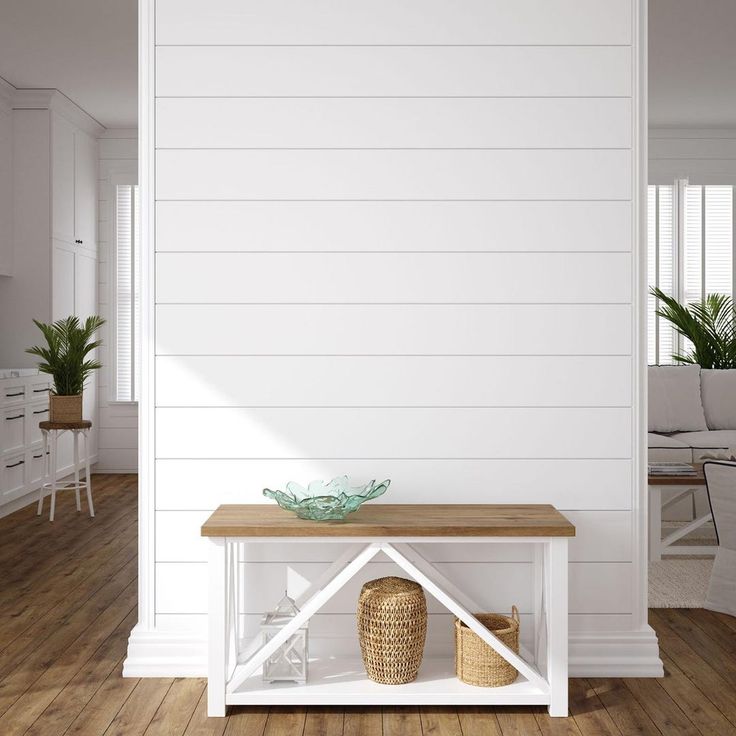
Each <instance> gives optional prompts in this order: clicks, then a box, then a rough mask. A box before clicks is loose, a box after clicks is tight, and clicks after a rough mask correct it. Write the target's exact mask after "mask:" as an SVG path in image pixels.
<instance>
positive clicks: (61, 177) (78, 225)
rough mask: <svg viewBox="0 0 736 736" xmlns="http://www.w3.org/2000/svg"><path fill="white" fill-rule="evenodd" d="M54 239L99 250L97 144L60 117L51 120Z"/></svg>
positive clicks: (54, 115)
mask: <svg viewBox="0 0 736 736" xmlns="http://www.w3.org/2000/svg"><path fill="white" fill-rule="evenodd" d="M51 182H52V187H51V197H52V225H53V236H54V239H56V240H60V241H62V242H65V243H70V244H74V245H79V246H82V247H84V248H86V249H88V250H95V249H96V248H97V141H96V140H95V139H94V138H92V136H90V135H88V134H87V133H85V132H84V131H83V130H79V129H78V128H76V127H75V126H74V125H72V124H71V123H70V122H69V121H68V120H66V119H65V118H63V117H61V116H60V115H57V114H52V119H51Z"/></svg>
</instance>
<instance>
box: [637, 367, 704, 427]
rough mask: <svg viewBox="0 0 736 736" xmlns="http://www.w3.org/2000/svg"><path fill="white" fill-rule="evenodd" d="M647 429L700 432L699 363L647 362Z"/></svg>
mask: <svg viewBox="0 0 736 736" xmlns="http://www.w3.org/2000/svg"><path fill="white" fill-rule="evenodd" d="M648 393H649V431H650V432H702V431H705V430H707V429H708V425H707V424H706V423H705V414H704V412H703V402H702V400H701V397H700V366H699V365H682V366H681V365H677V366H675V365H671V366H670V365H667V366H659V365H654V366H649V391H648Z"/></svg>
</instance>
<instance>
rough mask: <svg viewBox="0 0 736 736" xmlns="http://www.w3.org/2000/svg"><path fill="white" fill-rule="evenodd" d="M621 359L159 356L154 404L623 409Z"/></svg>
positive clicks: (627, 384)
mask: <svg viewBox="0 0 736 736" xmlns="http://www.w3.org/2000/svg"><path fill="white" fill-rule="evenodd" d="M630 363H631V359H630V358H628V357H622V356H615V357H611V356H606V357H570V356H529V357H527V358H524V360H519V359H518V358H517V357H512V356H495V357H484V356H475V357H472V356H462V357H461V356H440V357H428V356H363V357H349V356H340V357H323V356H299V357H292V356H238V357H236V356H230V357H217V356H192V355H190V356H159V358H158V359H157V361H156V400H157V403H158V405H159V406H180V405H181V397H182V396H186V397H187V403H188V405H189V406H192V407H194V406H202V407H208V406H210V407H216V406H220V407H228V406H264V407H268V406H272V407H276V406H446V407H462V406H466V407H472V406H529V407H533V406H539V407H542V406H569V407H574V406H629V405H630V403H631V379H630V375H629V372H628V371H627V369H628V368H629V367H630Z"/></svg>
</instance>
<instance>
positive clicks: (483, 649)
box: [455, 606, 519, 687]
mask: <svg viewBox="0 0 736 736" xmlns="http://www.w3.org/2000/svg"><path fill="white" fill-rule="evenodd" d="M475 617H476V618H477V619H478V621H480V622H481V623H482V624H483V626H485V627H486V628H487V629H488V630H489V631H492V632H493V633H494V634H495V635H496V637H498V638H499V639H500V640H501V641H502V642H503V643H504V644H505V645H506V646H507V647H509V649H512V650H513V651H514V652H516V653H517V654H518V653H519V611H518V610H517V608H516V606H512V608H511V616H503V615H501V614H500V613H476V614H475ZM455 673H456V674H457V676H458V678H459V679H460V680H462V681H463V682H466V683H467V684H468V685H478V686H480V687H500V686H501V685H510V684H511V683H512V682H513V681H514V680H515V679H516V676H517V675H518V672H517V670H516V668H515V667H514V666H513V665H511V664H509V663H508V662H507V661H506V660H505V659H504V658H503V657H502V656H501V655H500V654H498V652H496V650H495V649H492V648H491V647H489V646H488V644H486V643H485V642H484V641H483V640H482V639H481V638H480V637H479V636H478V635H477V634H476V633H475V632H474V631H471V629H469V628H468V627H467V626H466V625H465V624H464V623H463V622H462V621H460V620H459V619H455Z"/></svg>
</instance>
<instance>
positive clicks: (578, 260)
mask: <svg viewBox="0 0 736 736" xmlns="http://www.w3.org/2000/svg"><path fill="white" fill-rule="evenodd" d="M638 14H639V6H638V3H637V2H635V0H632V3H629V2H622V1H621V0H553V1H550V0H518V1H517V2H514V3H509V2H506V1H505V0H467V1H466V2H464V3H462V4H461V5H460V6H459V5H458V4H457V3H455V2H453V1H452V0H404V1H403V2H400V3H396V2H389V1H388V0H373V1H372V2H367V1H366V0H343V2H335V1H334V0H308V1H306V2H305V0H276V1H274V2H268V3H266V2H257V1H256V0H210V2H208V3H201V2H199V0H157V2H156V7H155V9H151V20H153V18H154V16H155V21H156V23H155V38H156V44H157V46H156V47H155V48H153V42H151V46H150V47H148V46H147V47H144V51H143V53H144V58H147V55H148V54H150V55H151V58H152V59H155V70H154V72H153V73H151V74H150V77H149V78H146V73H145V72H144V99H143V100H142V104H143V110H144V120H147V121H148V122H149V123H150V126H151V130H150V131H148V134H150V136H151V147H150V150H148V151H147V152H146V156H147V157H148V156H150V159H151V160H150V163H146V164H145V165H146V166H147V169H148V170H149V171H150V172H151V178H152V181H151V184H152V187H153V193H152V197H153V199H155V203H154V202H153V201H152V203H151V204H152V210H151V216H152V217H154V216H155V234H156V238H155V240H156V255H155V290H154V291H155V293H154V297H155V361H154V362H153V368H155V371H154V373H155V376H154V380H155V390H152V393H151V401H150V407H151V408H150V424H147V425H146V427H147V429H146V428H144V431H147V430H150V431H151V432H152V437H151V442H150V443H147V448H149V449H150V448H153V447H154V444H155V454H154V455H153V457H152V462H151V466H150V470H151V474H150V477H144V478H143V489H144V490H143V498H142V501H143V508H144V511H143V520H142V521H143V525H144V531H143V535H142V539H143V541H142V544H143V549H142V553H143V560H144V563H143V564H144V569H143V570H142V574H143V578H144V580H143V583H142V601H141V604H142V609H143V611H142V614H141V617H142V618H141V621H142V623H141V625H140V626H139V627H138V629H137V630H136V631H135V632H134V634H133V637H132V639H131V647H130V651H129V659H128V661H127V663H126V672H128V673H130V674H164V673H166V674H177V673H178V674H194V673H197V672H202V667H203V664H204V650H203V649H202V647H201V644H202V642H203V636H204V633H203V632H204V629H203V622H204V616H205V613H206V586H205V576H206V563H205V560H206V546H205V545H204V544H203V542H202V540H201V539H200V538H199V537H198V528H199V525H200V524H201V523H202V521H203V520H204V519H205V518H206V516H207V515H208V513H209V512H210V511H211V510H212V509H214V508H215V507H216V506H217V505H218V504H220V503H224V502H230V503H232V502H237V501H240V502H259V501H261V500H262V496H261V489H262V488H263V487H265V486H271V487H273V486H281V485H282V484H283V483H284V482H285V481H287V480H289V479H299V480H302V481H305V480H310V479H312V478H315V477H323V478H324V477H330V476H332V475H334V474H338V473H349V474H352V475H354V476H356V477H358V478H364V479H369V478H373V477H376V478H383V477H390V478H392V480H393V484H392V487H391V489H390V491H389V493H388V495H387V497H386V499H385V500H386V501H387V502H417V503H421V502H448V501H456V502H468V503H470V502H513V501H519V502H549V503H553V504H556V505H557V506H558V507H559V508H561V509H563V510H565V511H566V512H567V513H569V515H570V517H571V518H572V519H573V520H574V521H575V523H576V524H578V525H579V534H578V537H577V538H576V539H575V541H574V542H573V543H572V546H571V560H572V561H571V570H570V585H571V591H570V611H571V617H570V619H571V620H570V625H571V632H572V638H571V642H572V643H571V653H572V657H573V660H572V671H573V672H578V673H587V674H596V673H598V674H606V673H608V674H613V673H618V674H627V673H628V674H632V673H637V674H656V673H657V672H659V671H660V665H659V661H658V659H657V650H656V639H655V638H654V635H653V633H652V632H651V630H650V629H649V628H648V627H647V626H646V618H645V615H642V612H643V611H645V605H646V604H645V601H644V600H643V595H642V590H643V586H642V582H641V581H642V577H641V574H642V571H643V569H644V565H645V563H644V561H643V560H641V559H640V558H639V549H640V545H641V542H640V536H639V529H638V523H639V522H638V518H639V517H638V511H637V507H638V504H639V500H638V493H639V492H638V482H637V481H635V477H638V476H637V473H638V470H637V467H638V466H637V464H636V463H635V458H636V457H637V453H638V452H639V449H638V444H637V443H638V434H637V432H636V427H637V423H638V421H639V418H638V401H639V399H638V396H639V391H638V387H637V371H636V369H635V362H636V360H637V359H638V358H637V355H636V351H635V348H634V346H635V345H636V339H637V338H636V327H635V323H636V320H637V319H638V317H637V310H636V301H637V298H638V293H639V291H638V290H639V287H638V285H637V283H638V282H637V279H638V271H637V267H636V258H637V256H636V254H635V253H634V244H635V234H636V224H635V223H636V219H637V215H636V211H637V210H636V206H635V201H634V200H635V198H636V197H637V196H638V186H637V176H638V160H639V151H640V148H639V145H638V142H637V141H638V137H639V134H638V130H639V127H638V125H639V123H638V120H639V117H638V116H639V112H638V110H639V108H638V104H637V95H638V94H639V87H638V84H636V83H635V80H637V79H638V78H639V74H640V72H639V65H638V58H639V56H638V54H639V49H638V45H637V43H636V40H635V39H636V38H638V33H639V30H638V29H639V18H638ZM147 33H148V35H147ZM147 38H148V39H150V38H153V34H152V32H151V31H150V30H148V31H147V29H146V27H145V24H144V33H143V40H144V43H145V42H146V39H147ZM154 82H155V99H154V97H153V92H152V89H153V85H154ZM149 87H150V90H151V91H150V95H149V96H148V97H146V96H145V95H146V94H147V92H146V89H147V88H149ZM149 108H150V109H149ZM154 127H155V136H154V131H153V128H154ZM145 137H146V134H145V132H144V138H145ZM144 163H145V160H144ZM154 172H155V175H154ZM154 205H155V206H154ZM152 229H153V227H152ZM151 275H152V277H153V274H151ZM151 388H152V389H153V388H154V387H153V386H152V387H151ZM154 469H155V478H154V476H153V470H154ZM154 481H155V482H154ZM499 550H500V551H499ZM248 554H249V556H248V558H247V560H246V562H245V564H244V574H245V576H246V589H247V590H250V591H252V597H249V599H248V601H247V603H246V604H245V608H244V609H243V615H244V616H245V617H246V621H247V623H248V627H249V630H251V631H253V630H254V628H253V627H255V625H256V622H257V617H258V614H259V613H261V612H262V611H263V610H264V609H265V608H267V607H269V606H271V605H272V604H273V603H275V602H276V599H277V598H278V597H279V595H280V593H281V592H282V591H283V589H284V587H286V586H288V587H289V589H290V591H291V592H292V593H296V592H298V591H299V589H300V587H301V586H303V584H304V581H305V580H308V579H311V578H312V577H313V576H314V575H316V574H317V573H318V572H319V570H321V569H323V568H324V567H325V565H326V564H327V562H328V554H327V553H325V551H324V550H321V549H319V550H311V551H310V553H309V554H307V553H305V552H304V551H303V550H301V549H298V548H297V547H296V546H295V545H289V546H286V547H284V546H281V547H279V548H277V549H270V550H267V551H266V552H261V553H256V551H254V550H251V551H250V552H249V553H248ZM429 554H434V556H435V558H436V554H437V553H436V552H434V553H432V552H429ZM442 554H443V555H444V557H443V558H442V559H441V560H439V561H441V562H442V563H443V564H446V565H451V566H454V567H453V568H452V574H453V575H454V576H456V577H458V578H459V579H462V580H463V581H464V583H465V584H466V585H467V586H468V588H469V589H471V590H472V592H474V593H475V595H476V597H477V598H479V599H480V600H481V601H482V602H483V604H484V605H485V606H487V608H488V610H508V609H509V608H510V606H511V604H512V603H516V604H517V605H519V607H520V609H521V610H522V612H523V614H524V615H525V617H526V614H528V613H529V611H530V605H531V583H530V577H529V574H530V559H531V557H530V554H531V552H530V550H526V549H524V550H518V549H517V550H504V549H503V548H498V549H496V550H495V551H494V552H493V553H491V552H489V551H488V550H486V549H482V548H480V547H475V546H472V547H464V548H462V549H449V550H444V551H443V552H442ZM461 560H466V561H469V563H470V564H467V565H466V564H458V563H459V562H460V561H461ZM387 569H388V565H387V564H386V563H383V562H376V563H375V564H374V565H372V566H370V567H369V569H367V570H366V572H365V575H366V576H367V577H370V576H376V575H380V574H384V572H385V571H386V570H387ZM359 583H360V581H357V583H356V584H354V585H351V586H349V587H348V588H346V589H345V590H344V591H342V592H341V593H340V594H339V595H338V596H337V597H336V598H335V599H334V600H333V601H332V602H331V603H330V607H329V609H328V610H327V611H326V613H325V614H323V615H320V616H318V617H317V618H316V619H315V620H314V621H313V628H312V634H313V636H314V637H315V639H317V640H318V642H319V641H322V639H323V638H324V637H328V638H330V639H331V640H332V641H331V643H330V645H331V646H336V647H340V646H343V647H346V648H351V647H354V646H355V644H354V639H355V636H354V632H353V628H354V621H353V616H354V610H355V600H356V597H357V593H358V585H359ZM437 613H438V615H437V617H435V618H433V622H434V623H433V624H432V629H431V631H432V633H431V636H430V638H431V644H430V647H431V649H432V651H435V650H437V649H441V648H443V647H447V646H449V635H448V632H449V630H450V629H449V622H448V621H447V619H446V618H445V617H444V616H442V615H440V614H439V611H437ZM525 620H527V619H526V618H525ZM524 635H525V637H530V636H531V631H530V630H529V625H528V621H527V625H526V626H525V634H524Z"/></svg>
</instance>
